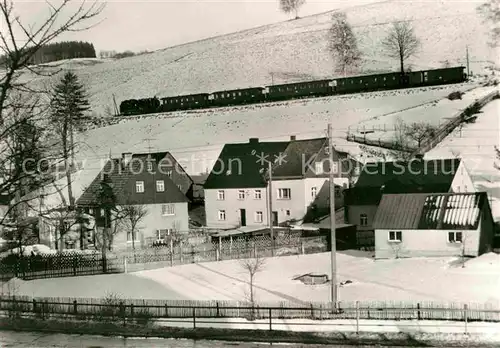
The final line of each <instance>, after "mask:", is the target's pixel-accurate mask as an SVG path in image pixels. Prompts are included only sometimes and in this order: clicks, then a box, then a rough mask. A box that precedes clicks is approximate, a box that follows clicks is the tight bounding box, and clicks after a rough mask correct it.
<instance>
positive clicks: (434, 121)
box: [352, 85, 497, 141]
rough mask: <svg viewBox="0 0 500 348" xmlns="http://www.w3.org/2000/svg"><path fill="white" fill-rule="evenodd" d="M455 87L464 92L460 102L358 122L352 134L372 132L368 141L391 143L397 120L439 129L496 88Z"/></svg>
mask: <svg viewBox="0 0 500 348" xmlns="http://www.w3.org/2000/svg"><path fill="white" fill-rule="evenodd" d="M474 87H475V86H474V85H473V86H470V85H465V86H460V85H457V88H456V90H457V91H462V92H465V91H467V92H466V93H465V94H464V95H463V96H462V99H461V100H449V99H447V98H441V99H439V98H436V99H439V100H438V101H436V102H434V103H426V104H423V105H420V106H417V107H415V108H412V109H409V110H401V111H400V112H395V113H391V114H388V115H383V116H377V117H374V118H371V119H368V120H366V121H363V122H360V123H359V124H357V125H356V126H355V128H354V127H353V128H354V129H353V131H352V133H353V134H354V135H356V136H363V135H362V134H361V133H359V132H360V131H372V130H373V132H372V133H369V134H367V135H366V139H369V140H375V141H376V140H382V141H391V140H392V139H394V137H395V132H394V126H395V125H397V121H398V119H400V120H401V121H402V122H404V123H405V124H411V123H417V122H425V123H427V124H430V125H433V126H435V127H439V126H441V125H442V124H444V123H446V122H447V121H449V120H450V119H451V118H453V117H455V116H456V115H457V114H459V113H460V112H461V111H463V110H464V109H466V108H467V107H468V106H469V105H471V104H472V103H474V101H476V100H478V99H481V98H482V97H484V96H486V95H488V94H489V93H491V92H493V91H495V90H496V89H497V88H496V87H478V88H474Z"/></svg>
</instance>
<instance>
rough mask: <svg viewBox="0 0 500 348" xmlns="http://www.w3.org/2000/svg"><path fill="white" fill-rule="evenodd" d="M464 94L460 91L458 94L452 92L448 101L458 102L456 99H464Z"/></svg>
mask: <svg viewBox="0 0 500 348" xmlns="http://www.w3.org/2000/svg"><path fill="white" fill-rule="evenodd" d="M463 94H464V93H462V92H460V91H456V92H451V93H450V94H449V95H448V99H449V100H456V99H460V100H461V99H462V95H463Z"/></svg>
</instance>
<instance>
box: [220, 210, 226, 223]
mask: <svg viewBox="0 0 500 348" xmlns="http://www.w3.org/2000/svg"><path fill="white" fill-rule="evenodd" d="M218 218H219V221H225V220H226V211H225V210H219V213H218Z"/></svg>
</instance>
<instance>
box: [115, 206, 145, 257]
mask: <svg viewBox="0 0 500 348" xmlns="http://www.w3.org/2000/svg"><path fill="white" fill-rule="evenodd" d="M147 215H148V210H147V208H146V206H145V205H126V206H121V207H119V208H118V211H117V215H116V216H117V217H118V219H116V222H115V227H114V230H115V234H116V231H117V228H119V227H120V226H123V227H124V228H125V231H126V232H127V235H128V234H130V238H131V239H132V249H135V241H136V235H137V233H138V232H140V230H141V226H140V223H141V222H142V221H143V220H144V218H145V217H146V216H147Z"/></svg>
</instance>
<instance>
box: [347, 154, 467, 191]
mask: <svg viewBox="0 0 500 348" xmlns="http://www.w3.org/2000/svg"><path fill="white" fill-rule="evenodd" d="M459 166H460V159H459V158H453V159H435V160H418V159H417V160H413V161H409V162H403V161H397V162H375V163H367V164H366V165H365V166H364V167H363V169H362V170H361V172H360V175H359V178H358V180H357V182H356V187H382V186H383V185H391V186H393V187H394V186H398V185H401V186H414V187H415V186H421V187H425V186H440V185H443V186H447V187H448V189H449V187H450V186H451V183H452V182H453V178H454V177H455V173H456V172H457V170H458V167H459Z"/></svg>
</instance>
